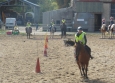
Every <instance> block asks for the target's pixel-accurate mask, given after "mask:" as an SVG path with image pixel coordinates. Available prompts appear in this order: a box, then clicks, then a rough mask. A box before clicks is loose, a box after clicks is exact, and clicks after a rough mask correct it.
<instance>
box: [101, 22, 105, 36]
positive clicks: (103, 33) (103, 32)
mask: <svg viewBox="0 0 115 83" xmlns="http://www.w3.org/2000/svg"><path fill="white" fill-rule="evenodd" d="M100 30H101V33H102V37H101V38H105V33H106V24H102V26H101V29H100Z"/></svg>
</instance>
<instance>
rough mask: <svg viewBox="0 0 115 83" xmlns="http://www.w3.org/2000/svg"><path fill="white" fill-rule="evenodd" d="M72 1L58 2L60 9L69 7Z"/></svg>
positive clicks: (63, 0) (62, 0)
mask: <svg viewBox="0 0 115 83" xmlns="http://www.w3.org/2000/svg"><path fill="white" fill-rule="evenodd" d="M70 1H71V0H56V2H57V4H58V7H59V8H65V7H69V3H70Z"/></svg>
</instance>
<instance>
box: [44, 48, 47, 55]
mask: <svg viewBox="0 0 115 83" xmlns="http://www.w3.org/2000/svg"><path fill="white" fill-rule="evenodd" d="M44 56H47V49H46V48H45V49H44Z"/></svg>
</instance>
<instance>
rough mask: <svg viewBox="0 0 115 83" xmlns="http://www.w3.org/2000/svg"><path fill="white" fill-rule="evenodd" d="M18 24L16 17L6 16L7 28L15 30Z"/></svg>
mask: <svg viewBox="0 0 115 83" xmlns="http://www.w3.org/2000/svg"><path fill="white" fill-rule="evenodd" d="M15 26H16V18H6V22H5V27H6V29H10V30H13V29H14V27H15Z"/></svg>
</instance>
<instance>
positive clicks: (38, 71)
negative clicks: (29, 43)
mask: <svg viewBox="0 0 115 83" xmlns="http://www.w3.org/2000/svg"><path fill="white" fill-rule="evenodd" d="M36 73H40V63H39V58H38V59H37V64H36Z"/></svg>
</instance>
